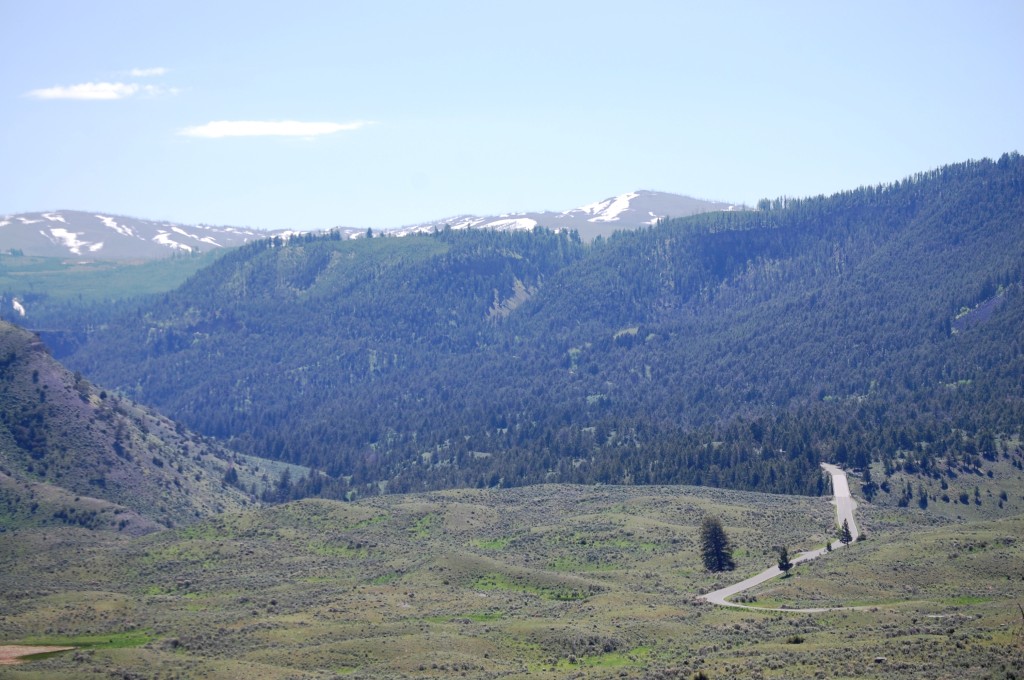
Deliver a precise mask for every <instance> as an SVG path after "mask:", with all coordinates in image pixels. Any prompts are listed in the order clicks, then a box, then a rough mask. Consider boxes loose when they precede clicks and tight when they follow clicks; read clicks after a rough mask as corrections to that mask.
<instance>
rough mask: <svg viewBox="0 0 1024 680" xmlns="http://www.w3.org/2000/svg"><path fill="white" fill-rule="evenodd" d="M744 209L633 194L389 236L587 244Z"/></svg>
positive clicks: (453, 220)
mask: <svg viewBox="0 0 1024 680" xmlns="http://www.w3.org/2000/svg"><path fill="white" fill-rule="evenodd" d="M742 209H744V208H743V207H741V206H738V205H734V204H731V203H722V202H719V201H704V200H701V199H697V198H690V197H689V196H680V195H679V194H670V193H665V192H662V191H633V192H630V193H628V194H622V195H620V196H613V197H611V198H606V199H604V200H603V201H597V202H595V203H590V204H588V205H584V206H581V207H579V208H574V209H572V210H566V211H563V212H552V211H544V212H528V213H510V214H506V215H498V216H497V217H494V216H491V217H479V216H476V215H456V216H454V217H449V218H447V219H442V220H435V221H433V222H424V223H422V224H416V225H411V226H407V227H402V228H400V229H395V230H393V231H390V232H387V233H389V234H393V235H396V236H405V235H406V234H415V233H423V232H432V231H436V230H440V229H444V228H445V227H446V226H447V227H451V228H452V229H501V230H506V231H513V230H529V229H533V228H534V227H536V226H538V225H539V226H542V227H547V228H549V229H575V230H576V231H578V232H579V234H580V237H581V238H582V239H583V240H585V241H592V240H593V239H594V238H596V237H597V236H609V235H611V234H612V233H613V232H615V231H619V230H623V229H636V228H638V227H644V226H649V225H653V224H655V223H656V222H657V221H658V220H660V219H664V218H666V217H688V216H690V215H697V214H699V213H705V212H714V211H717V210H742Z"/></svg>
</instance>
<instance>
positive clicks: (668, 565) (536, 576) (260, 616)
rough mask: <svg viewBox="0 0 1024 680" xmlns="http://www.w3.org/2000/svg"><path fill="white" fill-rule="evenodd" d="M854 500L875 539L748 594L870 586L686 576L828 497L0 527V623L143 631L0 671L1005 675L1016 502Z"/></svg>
mask: <svg viewBox="0 0 1024 680" xmlns="http://www.w3.org/2000/svg"><path fill="white" fill-rule="evenodd" d="M860 512H861V514H860V517H862V518H863V522H862V524H863V525H864V527H865V528H866V529H867V530H868V532H869V535H870V539H869V540H867V541H865V542H862V543H857V544H855V545H853V546H850V547H849V548H848V549H844V550H841V551H835V552H834V553H833V554H832V555H829V556H826V557H823V558H822V559H820V560H816V561H814V562H811V563H807V564H802V565H800V566H798V567H797V568H796V569H795V570H794V575H793V576H792V577H791V578H788V579H785V580H776V581H774V582H772V583H770V584H765V585H764V586H763V587H762V588H761V589H759V590H758V591H756V592H755V593H753V594H754V595H756V596H757V597H758V602H757V603H756V604H758V605H762V606H764V605H768V604H772V605H777V606H787V607H804V606H835V605H838V604H841V605H847V606H849V605H866V606H867V608H866V609H864V610H855V611H842V612H830V613H824V614H814V615H809V614H798V613H781V612H778V613H777V612H762V611H748V610H739V609H726V608H721V607H715V606H712V605H710V604H708V603H706V602H703V601H701V600H698V599H697V598H696V595H698V594H700V593H703V592H707V591H709V590H712V589H713V588H715V587H718V586H721V585H726V584H727V583H730V582H732V581H734V580H737V579H739V578H742V576H743V575H745V574H748V573H756V572H758V571H760V570H761V569H763V568H764V567H766V566H768V565H770V564H772V563H774V560H775V558H776V555H775V552H774V551H773V549H772V547H773V546H774V545H782V544H784V545H788V546H793V547H794V552H795V551H796V547H797V546H799V547H810V546H813V545H815V544H817V543H820V542H822V541H823V539H824V536H825V532H832V531H833V529H832V525H833V524H834V522H833V519H832V517H833V514H832V513H833V509H832V506H831V505H830V504H829V503H828V502H827V500H826V499H822V498H797V497H780V496H769V495H764V494H752V493H740V492H732V491H725V490H719V489H697V488H688V487H646V488H645V487H634V488H624V487H579V486H566V485H555V486H542V487H532V488H521V489H505V490H479V491H477V490H458V491H446V492H435V493H428V494H416V495H409V496H383V497H375V498H370V499H366V500H362V501H358V502H354V503H335V502H329V501H319V500H308V501H301V502H298V503H292V504H288V505H284V506H277V507H270V508H266V509H261V510H256V511H250V512H246V513H244V514H225V515H221V516H218V517H214V518H211V519H208V520H205V521H203V522H200V523H199V524H198V525H196V526H194V527H188V528H184V529H181V530H172V531H164V532H160V533H157V534H153V535H150V536H145V537H141V538H132V537H130V536H123V535H118V534H117V533H111V532H102V531H99V532H96V531H92V532H90V531H86V530H84V529H80V528H75V527H62V528H60V529H59V531H55V530H52V529H49V528H44V527H38V528H36V527H28V528H23V529H18V531H17V532H13V531H8V532H0V612H2V615H0V640H5V641H7V640H24V641H26V642H29V641H31V642H33V643H48V644H57V645H69V646H79V643H81V642H83V641H84V642H89V643H93V644H97V645H100V644H104V643H105V644H107V645H111V644H114V645H115V647H116V646H117V643H118V642H119V641H120V642H121V643H123V644H125V645H129V643H130V642H131V640H132V638H131V637H130V636H131V635H138V637H136V638H134V641H135V642H137V643H138V645H137V646H130V645H129V646H125V647H124V648H109V649H103V648H100V647H98V646H97V647H89V648H87V649H86V650H84V651H83V653H82V654H75V655H68V654H65V655H57V656H53V657H49V658H45V659H41V660H38V661H33V662H32V663H29V664H25V665H23V666H18V667H15V670H10V671H7V670H6V669H5V673H7V674H8V675H10V677H12V678H35V677H47V678H54V679H57V680H65V679H70V678H78V677H91V675H92V674H94V672H98V673H99V674H100V675H102V674H110V673H111V672H113V671H120V672H123V673H134V674H136V675H140V676H143V677H146V676H152V675H154V674H159V673H162V674H163V675H166V674H168V672H169V671H170V669H174V670H175V672H178V673H182V674H186V675H191V676H196V677H199V676H207V677H240V676H248V677H268V678H288V677H309V678H314V679H317V680H320V679H323V680H326V679H327V678H330V677H333V676H334V675H337V674H340V673H341V672H342V671H344V672H349V671H351V672H352V673H353V675H355V676H356V677H360V678H392V677H403V676H404V677H416V678H431V679H439V678H447V677H463V674H464V677H467V678H493V677H523V676H524V675H525V674H526V673H527V672H529V673H530V674H531V677H534V676H540V677H551V678H569V677H573V676H574V675H578V676H582V677H587V678H597V679H605V680H610V679H612V678H618V677H620V674H622V673H626V676H627V677H644V676H650V677H658V676H659V674H660V675H661V676H662V677H680V678H692V677H693V676H694V675H695V674H697V673H698V672H704V673H706V674H707V675H708V676H709V677H711V678H723V677H737V678H745V677H751V678H757V677H761V678H765V679H767V678H794V679H798V680H809V679H810V678H814V677H815V675H816V673H817V672H819V671H820V670H821V669H822V668H823V667H826V666H828V667H829V668H833V669H834V670H833V671H830V672H831V673H832V677H853V676H857V677H864V678H886V679H887V680H888V679H889V678H895V679H899V680H909V679H910V678H916V677H921V676H922V675H923V674H930V675H933V676H935V677H945V675H947V674H948V670H949V668H951V667H953V666H951V665H950V664H954V665H955V666H956V667H957V668H962V669H964V673H968V674H970V675H972V676H974V677H996V678H1005V677H1006V672H1004V669H1003V666H1001V664H1011V666H1008V667H1007V668H1008V669H1009V670H1010V671H1011V672H1014V673H1016V674H1017V676H1018V677H1024V666H1021V665H1020V664H1021V663H1024V661H1018V660H1017V659H1018V657H1017V656H1015V654H1016V652H1015V651H1014V650H1015V649H1017V648H1016V647H1014V646H1013V645H1015V644H1016V642H1015V639H1016V638H1015V637H1014V634H1015V633H1014V631H1015V630H1017V629H1018V628H1020V626H1021V623H1020V613H1019V611H1018V610H1017V609H1016V604H1015V603H1016V602H1019V601H1024V578H1022V577H1024V572H1021V571H1020V565H1021V564H1024V540H1021V539H1020V538H1019V537H1020V536H1024V516H1017V517H1012V518H1006V519H999V520H976V521H970V522H966V521H965V522H960V523H950V522H949V521H948V520H942V521H939V522H935V521H933V520H929V518H928V517H927V515H922V513H920V512H917V511H912V510H909V509H900V508H892V507H877V506H873V505H869V504H864V505H862V508H861V511H860ZM706 513H713V514H715V515H717V516H719V517H721V518H722V521H723V525H724V527H725V529H726V531H727V532H728V533H729V535H730V537H731V538H732V540H733V541H734V543H735V544H736V547H737V551H736V552H737V562H738V564H737V569H736V571H734V572H731V573H728V574H722V575H714V574H709V573H707V572H706V571H704V570H703V568H702V567H701V566H700V557H699V554H698V550H697V547H698V546H697V542H696V540H695V538H696V535H697V530H698V527H699V524H700V521H701V519H702V517H703V516H704V515H705V514H706ZM513 537H514V540H513ZM581 539H583V540H582V541H581ZM506 540H507V541H508V542H506ZM336 546H337V547H339V548H340V549H338V550H335V549H334V548H335V547H336ZM354 546H363V547H362V548H356V549H357V550H363V549H365V551H366V554H365V556H362V557H359V558H358V559H353V558H352V555H351V554H350V551H351V550H352V549H353V547H354ZM595 564H599V565H605V564H613V565H614V566H615V568H608V569H604V568H601V569H594V568H593V566H594V565H595ZM124 631H132V633H124ZM951 631H952V632H951ZM795 638H802V639H803V640H804V642H802V643H801V644H792V643H789V642H787V641H788V640H791V639H795ZM875 657H886V658H888V659H890V660H899V664H896V663H895V662H894V663H890V664H888V665H884V666H883V665H878V666H876V665H875V664H874V662H873V659H874V658H875ZM865 659H867V660H868V661H867V663H865ZM1012 664H1018V665H1017V666H1013V665H1012ZM160 669H163V670H162V671H161V670H160ZM673 673H674V675H673Z"/></svg>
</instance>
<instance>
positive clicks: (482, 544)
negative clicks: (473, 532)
mask: <svg viewBox="0 0 1024 680" xmlns="http://www.w3.org/2000/svg"><path fill="white" fill-rule="evenodd" d="M511 542H512V538H511V537H509V536H506V537H504V538H476V539H473V540H472V541H470V545H473V546H476V547H477V548H482V549H483V550H504V549H505V548H507V547H508V546H509V544H510V543H511Z"/></svg>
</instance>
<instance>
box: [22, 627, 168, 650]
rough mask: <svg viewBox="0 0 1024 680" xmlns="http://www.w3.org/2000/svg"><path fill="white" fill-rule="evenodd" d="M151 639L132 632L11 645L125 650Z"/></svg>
mask: <svg viewBox="0 0 1024 680" xmlns="http://www.w3.org/2000/svg"><path fill="white" fill-rule="evenodd" d="M152 639H153V633H152V631H146V630H134V631H126V632H123V633H110V634H105V635H71V636H44V637H29V638H25V639H23V640H20V641H18V642H14V643H11V644H18V645H38V646H40V647H79V648H82V649H127V648H130V647H141V646H142V645H144V644H146V643H147V642H149V641H150V640H152Z"/></svg>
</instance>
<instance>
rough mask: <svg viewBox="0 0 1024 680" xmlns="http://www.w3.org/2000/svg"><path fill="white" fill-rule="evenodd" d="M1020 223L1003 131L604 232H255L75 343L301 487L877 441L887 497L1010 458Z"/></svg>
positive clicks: (98, 364)
mask: <svg viewBox="0 0 1024 680" xmlns="http://www.w3.org/2000/svg"><path fill="white" fill-rule="evenodd" d="M1022 225H1024V159H1022V158H1021V157H1020V156H1019V155H1017V154H1012V155H1007V156H1004V157H1003V158H1001V159H999V160H998V161H978V162H968V163H963V164H959V165H954V166H949V167H946V168H943V169H940V170H936V171H933V172H928V173H923V174H920V175H917V176H915V177H912V178H909V179H907V180H903V181H901V182H897V183H894V184H891V185H885V186H879V187H869V188H862V189H857V190H855V191H850V192H846V193H842V194H837V195H835V196H831V197H818V198H809V199H803V200H788V201H774V202H769V201H765V202H763V204H762V205H761V209H760V210H758V211H750V212H736V213H715V214H708V215H702V216H697V217H693V218H687V219H683V220H674V221H670V222H668V223H665V224H662V225H659V226H657V227H655V228H652V229H648V230H643V231H641V232H632V233H623V234H620V235H617V236H615V237H613V238H611V239H608V240H607V241H603V240H599V241H598V242H597V243H595V244H594V245H593V246H585V245H584V244H582V243H580V242H579V241H578V240H577V239H575V238H573V237H572V236H570V235H566V234H553V233H551V232H548V231H544V230H540V229H538V230H536V231H535V232H534V233H491V232H484V233H481V232H442V233H440V234H437V235H433V236H421V237H409V238H404V239H371V240H359V241H348V240H341V239H340V238H339V237H337V236H336V235H335V236H333V237H331V236H326V237H312V236H310V237H303V238H296V239H292V240H290V241H288V242H282V241H266V242H261V243H256V244H252V245H249V246H246V247H243V248H240V249H239V250H237V251H233V252H231V253H229V254H227V255H226V256H224V257H222V258H221V259H219V260H218V261H217V262H215V263H213V264H212V265H211V266H210V267H207V268H206V269H203V270H202V271H200V272H198V273H197V274H196V275H195V276H194V277H192V278H191V279H190V280H189V281H188V282H187V283H186V284H185V285H184V286H182V287H181V288H179V289H177V290H176V291H174V292H172V293H168V294H166V295H162V296H160V297H158V298H151V299H148V300H146V301H143V302H137V303H131V304H127V303H126V304H122V305H118V306H114V307H113V308H111V307H109V306H104V307H102V308H101V307H89V306H84V307H83V308H82V309H80V310H78V311H77V312H75V313H74V314H72V313H71V312H70V311H68V313H66V314H63V315H62V317H61V319H60V322H61V323H62V324H64V325H65V326H71V327H74V328H76V329H88V332H87V333H85V335H84V337H85V338H86V339H85V341H84V344H82V345H81V346H79V347H77V348H76V349H75V350H74V351H73V352H71V353H70V354H67V355H66V356H65V357H64V359H65V360H66V361H67V362H68V363H69V364H70V365H71V366H72V367H74V368H77V369H79V370H81V371H83V372H84V373H86V374H87V375H89V376H90V377H92V378H94V379H95V380H96V381H98V382H100V383H102V384H104V385H108V386H113V387H115V388H117V389H119V390H122V391H124V393H125V394H127V395H128V396H130V397H132V398H134V399H137V400H139V401H142V402H144V403H147V404H150V405H153V406H155V407H157V408H159V409H161V410H162V411H163V412H164V413H166V414H168V415H170V416H172V417H174V418H176V419H179V420H180V421H182V422H183V423H184V424H185V425H187V426H189V427H191V428H193V429H195V430H196V431H198V432H202V433H203V434H206V435H210V436H215V437H218V438H220V439H222V440H224V441H227V442H229V443H230V444H231V445H232V446H235V447H237V448H239V449H240V450H242V451H245V452H248V453H253V454H258V455H263V456H268V457H271V458H275V459H280V460H286V461H292V462H297V463H302V464H306V465H310V466H312V467H314V468H318V469H321V470H324V471H326V472H327V473H328V475H329V478H320V477H317V478H315V479H314V480H313V481H312V482H311V483H307V482H302V483H300V484H297V485H294V486H293V488H292V490H291V492H290V495H292V496H300V495H306V494H310V493H314V494H315V493H319V494H323V495H329V496H335V497H342V496H346V495H347V496H349V497H351V496H352V495H357V496H359V495H367V494H373V493H376V492H378V490H379V489H380V488H382V486H383V487H384V488H386V489H387V490H388V491H392V492H402V491H409V490H421V489H424V488H442V487H452V486H472V487H494V486H509V485H520V484H528V483H536V482H543V481H560V482H583V483H590V482H605V483H627V484H628V483H691V484H699V485H708V486H718V487H732V488H743V489H756V490H765V491H773V492H782V493H804V494H811V495H816V494H820V493H822V492H823V491H824V488H823V487H822V482H821V480H822V477H821V475H820V474H819V470H818V463H819V461H820V460H822V459H826V460H832V461H835V462H838V463H840V464H845V465H847V466H852V467H860V468H863V467H865V466H866V465H867V464H868V463H869V462H871V461H875V462H876V463H879V464H880V465H879V467H877V468H876V470H877V471H878V472H880V473H881V474H879V475H878V476H876V478H875V480H874V481H873V484H874V487H872V489H873V492H874V493H876V494H877V495H878V498H879V502H886V498H889V497H891V498H892V499H893V500H894V502H895V501H896V500H898V499H902V498H903V497H904V489H894V487H893V486H892V485H891V484H889V483H888V480H889V479H890V478H891V476H892V475H896V474H900V473H902V472H906V473H908V474H910V475H912V476H913V477H914V478H915V479H938V478H939V477H943V476H944V477H946V478H947V479H952V478H953V475H956V476H963V475H964V474H968V475H970V474H975V473H976V472H977V470H979V469H980V462H981V460H982V459H983V458H988V459H990V460H994V459H1005V460H1015V461H1017V462H1018V463H1020V461H1021V455H1020V446H1019V443H1018V441H1019V440H1018V439H1017V437H1018V435H1019V434H1020V429H1021V425H1022V423H1024V389H1022V385H1021V376H1022V375H1024V351H1022V340H1021V333H1020V329H1021V328H1022V327H1024V288H1022V282H1024V227H1022ZM42 311H45V310H42ZM30 313H31V312H30ZM29 323H32V324H36V323H37V324H39V325H40V326H43V327H47V326H50V325H52V324H54V323H55V321H54V319H53V318H47V317H45V315H43V316H38V317H35V318H30V319H29ZM300 481H301V480H300ZM910 502H912V503H918V502H920V498H919V496H918V495H917V489H916V488H915V489H914V497H913V498H912V499H911V500H910Z"/></svg>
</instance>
